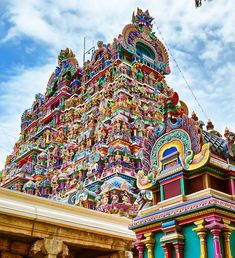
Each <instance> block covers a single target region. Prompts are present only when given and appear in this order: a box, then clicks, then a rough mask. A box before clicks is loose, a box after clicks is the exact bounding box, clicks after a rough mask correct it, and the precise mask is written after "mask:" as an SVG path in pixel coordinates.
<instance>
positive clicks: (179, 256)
mask: <svg viewBox="0 0 235 258" xmlns="http://www.w3.org/2000/svg"><path fill="white" fill-rule="evenodd" d="M173 245H174V247H175V257H176V258H183V257H184V243H173Z"/></svg>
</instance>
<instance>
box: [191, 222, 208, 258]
mask: <svg viewBox="0 0 235 258" xmlns="http://www.w3.org/2000/svg"><path fill="white" fill-rule="evenodd" d="M194 224H195V225H196V226H197V227H196V228H194V229H193V231H195V232H196V233H197V235H198V237H199V239H200V258H207V247H206V235H207V232H206V228H205V226H204V224H205V221H204V219H201V220H198V221H196V222H194Z"/></svg>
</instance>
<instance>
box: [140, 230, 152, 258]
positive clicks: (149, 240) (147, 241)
mask: <svg viewBox="0 0 235 258" xmlns="http://www.w3.org/2000/svg"><path fill="white" fill-rule="evenodd" d="M144 236H145V239H144V240H142V242H143V243H144V244H145V245H146V247H147V251H148V258H153V247H154V244H155V239H153V233H152V232H149V233H145V234H144Z"/></svg>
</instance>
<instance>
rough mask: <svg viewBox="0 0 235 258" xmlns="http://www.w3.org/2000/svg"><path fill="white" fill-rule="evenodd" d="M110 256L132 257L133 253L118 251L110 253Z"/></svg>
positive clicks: (111, 257)
mask: <svg viewBox="0 0 235 258" xmlns="http://www.w3.org/2000/svg"><path fill="white" fill-rule="evenodd" d="M105 257H106V256H105ZM110 258H133V254H132V252H131V251H119V252H115V253H112V254H111V256H110Z"/></svg>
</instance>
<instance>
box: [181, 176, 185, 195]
mask: <svg viewBox="0 0 235 258" xmlns="http://www.w3.org/2000/svg"><path fill="white" fill-rule="evenodd" d="M180 189H181V194H183V195H185V194H186V191H185V182H184V178H183V177H181V178H180Z"/></svg>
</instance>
